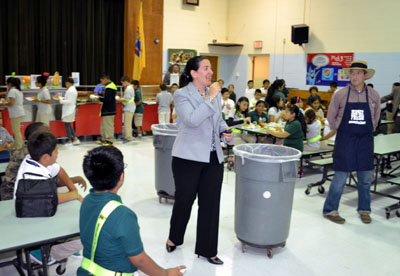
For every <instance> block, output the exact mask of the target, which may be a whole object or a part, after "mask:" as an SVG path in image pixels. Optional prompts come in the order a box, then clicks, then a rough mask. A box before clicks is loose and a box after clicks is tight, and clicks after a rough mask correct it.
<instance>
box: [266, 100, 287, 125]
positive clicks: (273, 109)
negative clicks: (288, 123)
mask: <svg viewBox="0 0 400 276" xmlns="http://www.w3.org/2000/svg"><path fill="white" fill-rule="evenodd" d="M284 106H285V103H284V102H283V100H282V98H281V97H280V96H279V95H273V96H272V98H271V101H270V106H269V109H268V120H269V121H270V122H271V123H281V122H283V117H284V116H283V113H284V112H283V108H284Z"/></svg>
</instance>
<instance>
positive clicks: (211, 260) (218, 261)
mask: <svg viewBox="0 0 400 276" xmlns="http://www.w3.org/2000/svg"><path fill="white" fill-rule="evenodd" d="M197 258H200V255H197ZM206 259H207V261H208V262H209V263H210V264H215V265H222V264H224V262H223V261H222V260H221V259H220V258H218V257H217V256H215V257H214V258H207V257H206Z"/></svg>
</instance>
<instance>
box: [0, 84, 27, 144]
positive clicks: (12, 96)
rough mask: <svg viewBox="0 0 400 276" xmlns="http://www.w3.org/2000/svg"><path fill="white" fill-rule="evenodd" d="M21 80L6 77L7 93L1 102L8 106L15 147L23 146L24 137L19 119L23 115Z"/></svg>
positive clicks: (20, 119)
mask: <svg viewBox="0 0 400 276" xmlns="http://www.w3.org/2000/svg"><path fill="white" fill-rule="evenodd" d="M20 86H21V81H20V79H18V78H13V77H11V78H8V79H7V88H8V93H7V96H6V98H7V99H6V100H5V101H3V104H4V105H6V106H8V113H9V115H10V120H11V129H12V131H13V133H14V137H15V149H20V148H22V147H23V146H24V139H23V138H22V134H21V121H22V119H23V118H24V116H25V111H24V106H23V102H24V96H23V94H22V92H21V87H20Z"/></svg>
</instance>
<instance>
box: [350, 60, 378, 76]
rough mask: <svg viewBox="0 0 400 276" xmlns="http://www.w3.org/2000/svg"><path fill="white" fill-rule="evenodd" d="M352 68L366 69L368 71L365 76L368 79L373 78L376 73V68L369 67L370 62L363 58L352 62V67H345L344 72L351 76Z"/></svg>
mask: <svg viewBox="0 0 400 276" xmlns="http://www.w3.org/2000/svg"><path fill="white" fill-rule="evenodd" d="M351 69H361V70H364V71H365V72H367V75H366V77H365V79H366V80H368V79H370V78H372V77H373V76H374V74H375V70H374V69H371V68H368V63H367V62H366V61H363V60H354V61H353V62H352V63H351V65H350V68H343V70H344V73H345V74H346V75H348V76H350V70H351Z"/></svg>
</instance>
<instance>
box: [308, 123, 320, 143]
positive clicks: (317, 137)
mask: <svg viewBox="0 0 400 276" xmlns="http://www.w3.org/2000/svg"><path fill="white" fill-rule="evenodd" d="M317 122H318V124H319V131H318V135H317V136H315V137H314V138H311V139H307V143H312V142H317V141H319V140H321V138H322V136H321V127H322V126H321V122H320V121H319V120H317Z"/></svg>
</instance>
